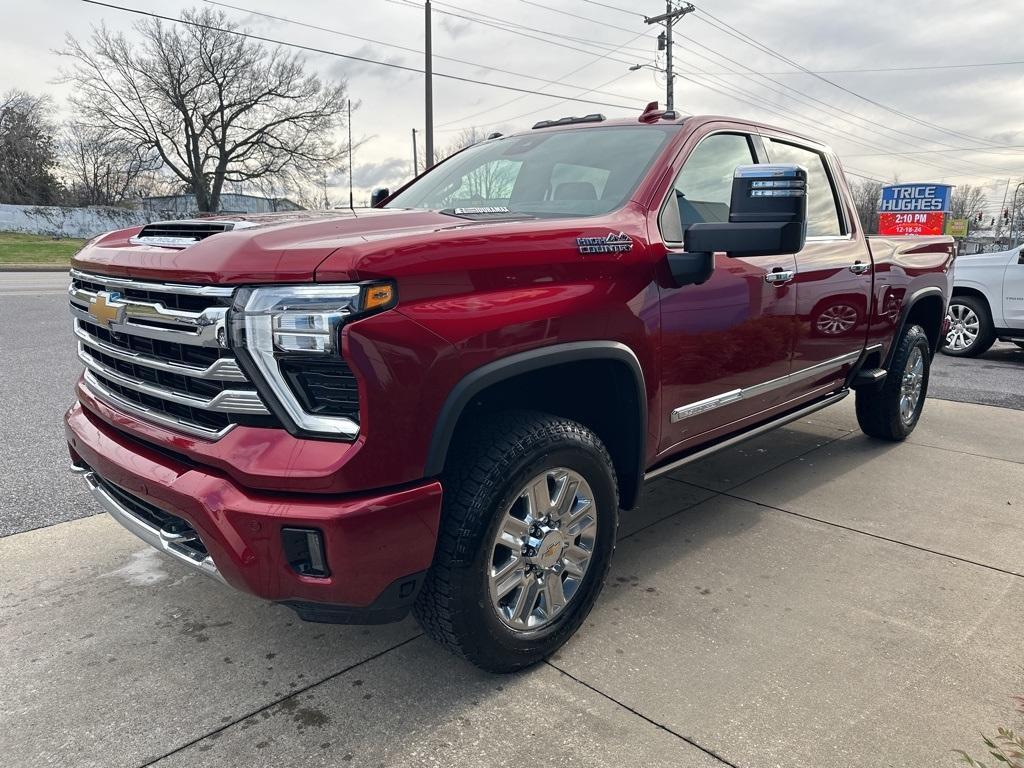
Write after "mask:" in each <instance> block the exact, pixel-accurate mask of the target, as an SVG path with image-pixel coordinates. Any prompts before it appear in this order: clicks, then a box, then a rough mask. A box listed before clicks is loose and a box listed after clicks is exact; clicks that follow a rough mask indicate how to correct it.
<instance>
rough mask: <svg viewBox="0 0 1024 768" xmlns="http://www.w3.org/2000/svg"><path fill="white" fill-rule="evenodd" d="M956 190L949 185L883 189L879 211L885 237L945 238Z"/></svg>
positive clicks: (879, 229) (921, 185) (916, 185)
mask: <svg viewBox="0 0 1024 768" xmlns="http://www.w3.org/2000/svg"><path fill="white" fill-rule="evenodd" d="M952 189H953V188H952V187H950V186H949V185H947V184H896V185H894V186H891V187H882V202H881V204H880V205H879V207H878V214H879V215H878V233H879V234H881V235H941V234H942V232H943V224H944V221H945V214H946V212H948V211H949V202H950V198H951V196H952Z"/></svg>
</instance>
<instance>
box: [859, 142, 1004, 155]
mask: <svg viewBox="0 0 1024 768" xmlns="http://www.w3.org/2000/svg"><path fill="white" fill-rule="evenodd" d="M1006 149H1011V150H1013V149H1024V144H1009V145H1006V146H1003V147H999V148H998V149H995V148H992V147H957V148H955V149H918V150H914V151H912V152H875V153H865V154H857V155H847V157H883V156H888V155H932V154H940V153H947V152H979V153H982V154H987V155H995V154H1002V152H1001V150H1006ZM1014 154H1017V153H1014ZM1017 156H1018V157H1019V156H1020V155H1019V154H1018V155H1017Z"/></svg>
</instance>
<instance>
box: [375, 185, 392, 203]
mask: <svg viewBox="0 0 1024 768" xmlns="http://www.w3.org/2000/svg"><path fill="white" fill-rule="evenodd" d="M389 197H391V190H390V189H388V188H387V187H378V188H377V189H375V190H373V192H371V193H370V207H371V208H380V207H381V205H383V204H384V201H385V200H387V199H388V198H389Z"/></svg>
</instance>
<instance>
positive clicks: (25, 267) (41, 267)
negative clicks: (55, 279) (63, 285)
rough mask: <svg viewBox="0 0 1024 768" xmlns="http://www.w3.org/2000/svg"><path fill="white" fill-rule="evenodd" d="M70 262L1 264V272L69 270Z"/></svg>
mask: <svg viewBox="0 0 1024 768" xmlns="http://www.w3.org/2000/svg"><path fill="white" fill-rule="evenodd" d="M70 269H71V265H70V264H0V272H67V271H68V270H70Z"/></svg>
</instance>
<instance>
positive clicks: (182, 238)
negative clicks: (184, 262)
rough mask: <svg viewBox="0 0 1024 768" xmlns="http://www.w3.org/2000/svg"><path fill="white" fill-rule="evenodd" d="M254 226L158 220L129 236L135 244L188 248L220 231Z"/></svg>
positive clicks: (219, 222) (238, 222) (243, 222)
mask: <svg viewBox="0 0 1024 768" xmlns="http://www.w3.org/2000/svg"><path fill="white" fill-rule="evenodd" d="M251 226H254V225H253V224H252V223H250V222H247V221H213V220H195V221H192V220H188V221H158V222H155V223H153V224H147V225H146V226H144V227H143V228H142V231H141V232H139V234H137V235H135V237H133V238H131V241H130V242H132V243H135V244H136V245H156V246H160V247H162V248H188V247H189V246H190V245H195V244H196V243H198V242H199V241H200V240H205V239H206V238H208V237H211V236H212V235H217V234H220V233H221V232H230V231H231V230H233V229H245V228H246V227H251Z"/></svg>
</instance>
